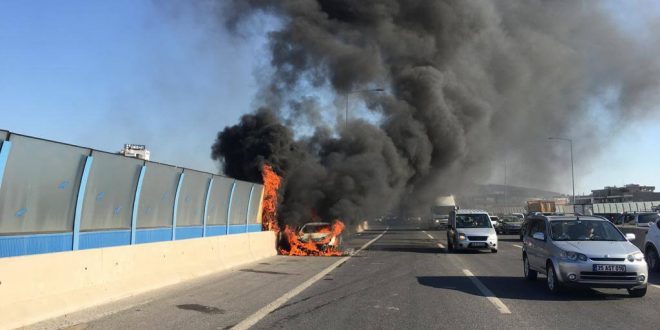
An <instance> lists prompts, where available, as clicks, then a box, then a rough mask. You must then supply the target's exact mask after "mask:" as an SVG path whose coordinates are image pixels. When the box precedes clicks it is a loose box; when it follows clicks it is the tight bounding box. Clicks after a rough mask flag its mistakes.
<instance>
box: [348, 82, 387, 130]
mask: <svg viewBox="0 0 660 330" xmlns="http://www.w3.org/2000/svg"><path fill="white" fill-rule="evenodd" d="M384 91H385V90H384V89H382V88H373V89H363V90H357V91H350V92H346V93H345V94H344V96H345V97H346V103H345V105H344V111H345V112H346V114H345V116H346V117H345V120H346V121H345V123H344V126H345V127H346V128H347V129H348V96H349V95H350V94H355V93H372V92H384Z"/></svg>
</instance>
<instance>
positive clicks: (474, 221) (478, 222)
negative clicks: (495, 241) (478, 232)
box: [456, 214, 493, 228]
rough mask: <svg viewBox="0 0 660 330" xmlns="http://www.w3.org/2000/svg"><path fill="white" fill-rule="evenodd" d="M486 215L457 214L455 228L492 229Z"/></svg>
mask: <svg viewBox="0 0 660 330" xmlns="http://www.w3.org/2000/svg"><path fill="white" fill-rule="evenodd" d="M492 226H493V225H492V224H491V222H490V219H489V218H488V215H487V214H457V215H456V228H492Z"/></svg>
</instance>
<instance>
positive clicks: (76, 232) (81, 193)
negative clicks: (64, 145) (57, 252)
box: [71, 155, 94, 251]
mask: <svg viewBox="0 0 660 330" xmlns="http://www.w3.org/2000/svg"><path fill="white" fill-rule="evenodd" d="M93 161H94V157H92V156H91V155H90V156H87V159H85V167H84V168H83V172H82V176H81V178H80V186H79V187H78V198H77V199H76V211H75V215H74V217H73V242H72V246H71V249H72V250H74V251H75V250H78V247H79V246H80V223H81V222H82V208H83V202H84V200H85V189H86V188H87V181H89V174H90V172H91V170H92V162H93Z"/></svg>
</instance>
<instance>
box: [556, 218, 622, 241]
mask: <svg viewBox="0 0 660 330" xmlns="http://www.w3.org/2000/svg"><path fill="white" fill-rule="evenodd" d="M550 224H551V225H550V228H551V231H552V240H553V241H625V240H626V238H625V237H624V236H623V235H621V232H619V231H618V230H617V229H616V228H615V227H614V225H612V223H611V222H609V221H599V220H560V221H552V222H550Z"/></svg>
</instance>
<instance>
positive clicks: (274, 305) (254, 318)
mask: <svg viewBox="0 0 660 330" xmlns="http://www.w3.org/2000/svg"><path fill="white" fill-rule="evenodd" d="M388 229H390V227H389V226H388V227H387V228H386V229H385V231H383V232H382V233H381V234H380V235H378V236H377V237H376V238H374V239H372V240H371V241H369V242H367V243H366V244H364V245H362V247H361V248H360V249H359V250H357V251H356V254H357V252H360V251H362V250H364V249H366V248H368V247H369V246H370V245H371V244H373V243H374V242H375V241H377V240H379V239H380V238H381V237H383V235H385V233H387V230H388ZM351 257H352V256H346V257H343V258H341V259H339V260H337V262H335V263H334V264H332V265H330V266H328V267H327V268H326V269H324V270H322V271H321V272H320V273H318V274H316V275H314V277H312V278H310V279H308V280H307V281H305V282H303V283H302V284H300V285H298V286H297V287H295V288H294V289H293V290H291V291H289V292H287V293H285V294H284V295H282V296H281V297H279V298H277V299H276V300H275V301H273V302H271V303H270V304H268V305H266V306H264V307H262V308H261V309H260V310H258V311H257V312H256V313H254V314H252V315H250V316H249V317H248V318H246V319H245V320H243V321H241V323H239V324H237V325H235V326H234V327H232V329H241V330H242V329H249V328H250V327H252V326H253V325H255V324H257V322H259V321H261V319H263V318H264V317H266V315H268V314H270V313H271V312H273V311H274V310H276V309H278V308H279V307H280V306H282V305H284V304H285V303H286V302H287V301H289V299H291V298H293V297H295V296H297V295H298V294H300V293H301V292H302V291H303V290H305V289H307V288H308V287H310V286H311V285H312V284H314V283H316V282H317V281H318V280H320V279H322V278H323V277H324V276H325V275H327V274H328V273H330V272H331V271H333V270H334V269H335V268H337V267H339V266H341V265H342V264H343V263H345V262H346V261H347V260H348V259H350V258H351Z"/></svg>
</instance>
